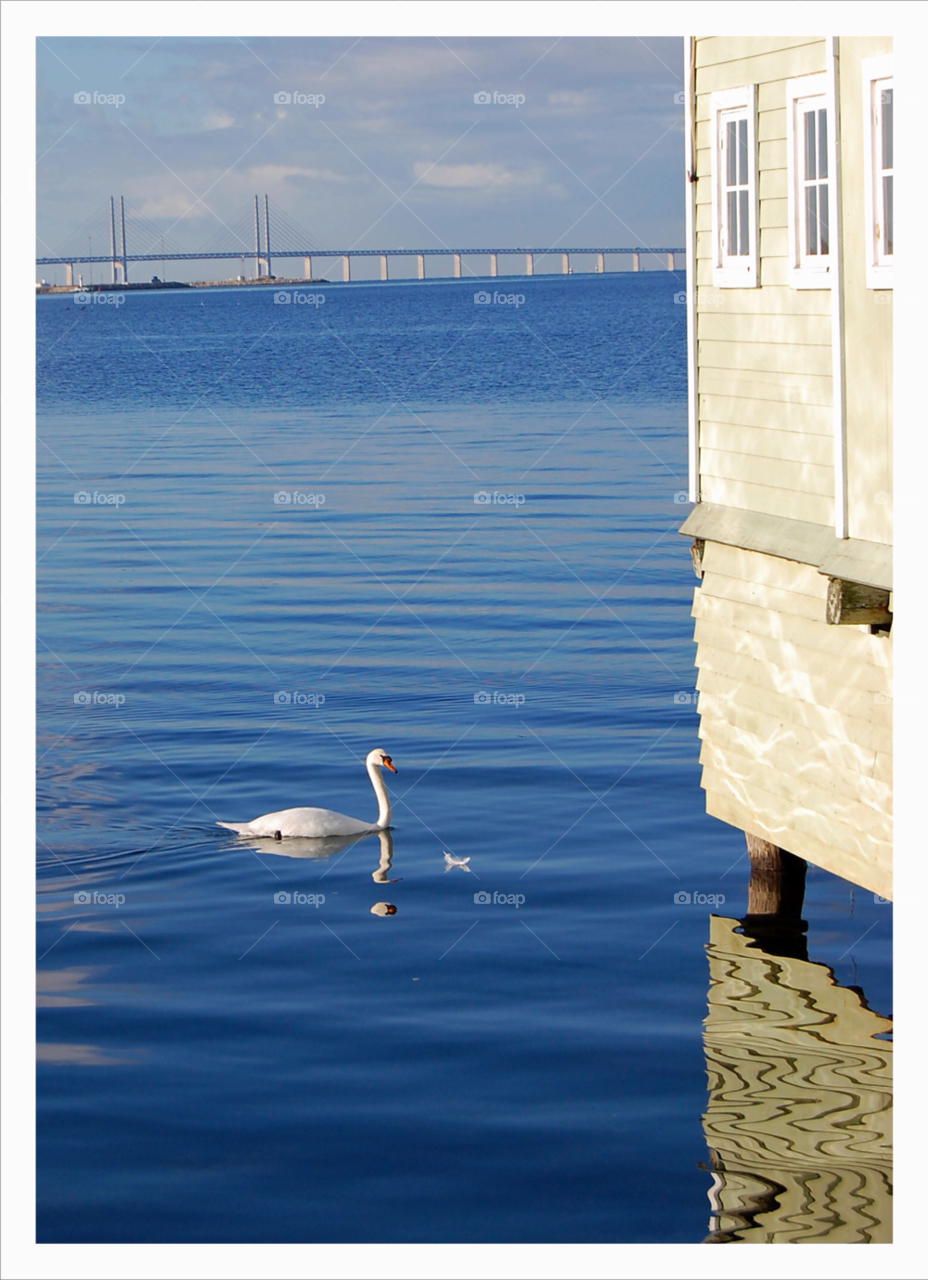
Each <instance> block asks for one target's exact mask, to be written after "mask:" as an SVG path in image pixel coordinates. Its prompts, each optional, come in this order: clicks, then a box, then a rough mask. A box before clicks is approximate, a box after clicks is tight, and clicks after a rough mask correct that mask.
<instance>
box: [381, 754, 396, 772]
mask: <svg viewBox="0 0 928 1280" xmlns="http://www.w3.org/2000/svg"><path fill="white" fill-rule="evenodd" d="M383 767H384V768H385V769H389V770H390V772H391V773H396V767H395V766H394V764H393V761H392V760H391V759H390V757H389V756H384V758H383Z"/></svg>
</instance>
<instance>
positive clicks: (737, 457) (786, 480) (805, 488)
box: [699, 436, 834, 498]
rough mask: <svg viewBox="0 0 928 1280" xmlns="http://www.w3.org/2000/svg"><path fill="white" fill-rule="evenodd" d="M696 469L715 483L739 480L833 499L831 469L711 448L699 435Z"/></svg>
mask: <svg viewBox="0 0 928 1280" xmlns="http://www.w3.org/2000/svg"><path fill="white" fill-rule="evenodd" d="M699 470H700V472H701V473H702V476H703V477H705V476H715V477H716V479H719V480H739V481H743V482H744V483H746V484H757V485H763V486H764V487H766V488H768V489H785V490H787V491H788V493H790V494H793V493H796V494H799V493H813V494H817V495H819V496H820V497H825V498H831V497H833V496H834V468H833V466H832V465H831V463H830V462H829V463H827V464H825V465H824V466H821V465H816V464H813V463H811V462H792V461H789V460H787V459H785V458H772V457H769V456H768V457H758V456H756V455H755V454H751V453H735V452H732V451H731V450H728V449H713V448H712V447H711V446H710V445H709V444H708V443H707V442H706V441H704V440H703V438H702V437H701V436H700V441H699Z"/></svg>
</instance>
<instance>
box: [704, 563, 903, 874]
mask: <svg viewBox="0 0 928 1280" xmlns="http://www.w3.org/2000/svg"><path fill="white" fill-rule="evenodd" d="M826 594H827V578H826V577H825V576H824V575H822V574H820V573H818V572H817V571H816V570H815V569H813V568H812V567H811V566H809V565H802V564H796V563H795V562H793V561H790V560H783V559H780V558H778V557H774V556H767V555H762V554H760V553H758V552H754V551H745V550H742V549H740V548H735V547H728V546H722V545H721V544H719V543H715V542H707V543H706V545H705V548H704V553H703V578H702V585H701V587H700V588H698V589H697V591H696V592H695V599H694V605H693V616H694V617H695V619H696V642H697V646H698V648H697V654H696V665H697V667H698V669H699V677H698V680H697V689H698V690H699V712H700V738H701V739H702V748H701V752H700V760H701V763H702V766H703V774H702V785H703V787H704V788H705V791H706V806H707V809H708V812H709V813H711V814H714V815H715V816H716V817H719V818H721V819H722V820H723V821H726V822H731V823H734V824H735V825H737V826H739V827H741V828H742V829H744V830H746V831H749V832H752V833H753V834H755V835H759V836H763V837H764V838H766V839H768V840H770V841H772V842H773V843H774V844H777V845H779V846H780V847H781V848H783V849H788V850H790V852H792V853H795V854H798V855H800V856H801V857H803V858H806V859H807V860H808V861H810V862H813V863H815V864H816V865H818V866H821V867H824V868H825V869H826V870H828V871H831V872H833V873H834V874H836V875H839V876H843V877H845V878H846V879H849V880H852V881H854V882H855V883H857V884H861V885H863V886H864V887H865V888H868V889H870V890H872V891H873V892H874V893H879V894H882V895H883V896H886V897H889V896H891V893H892V872H891V838H892V834H891V832H892V818H891V813H892V686H891V673H892V640H891V638H890V637H889V636H888V635H871V634H870V632H869V628H866V627H832V626H828V624H827V623H826V622H825V599H826Z"/></svg>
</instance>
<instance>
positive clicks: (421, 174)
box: [413, 160, 539, 190]
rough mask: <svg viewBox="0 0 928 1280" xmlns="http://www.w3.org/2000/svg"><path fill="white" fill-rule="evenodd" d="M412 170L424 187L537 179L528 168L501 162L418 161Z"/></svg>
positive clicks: (526, 183) (521, 183)
mask: <svg viewBox="0 0 928 1280" xmlns="http://www.w3.org/2000/svg"><path fill="white" fill-rule="evenodd" d="M413 173H414V174H415V176H416V178H418V179H419V181H420V183H421V185H422V186H424V187H467V188H470V189H474V190H477V189H481V188H487V187H516V186H530V185H533V184H535V183H537V182H538V181H539V176H538V174H537V173H534V172H533V171H531V170H526V169H522V170H517V169H507V168H506V167H505V165H501V164H436V165H431V164H429V162H428V161H427V160H419V161H417V162H416V163H415V164H414V165H413Z"/></svg>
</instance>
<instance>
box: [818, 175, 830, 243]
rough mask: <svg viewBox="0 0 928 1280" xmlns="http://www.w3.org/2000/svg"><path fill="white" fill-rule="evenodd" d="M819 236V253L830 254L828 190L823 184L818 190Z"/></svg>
mask: <svg viewBox="0 0 928 1280" xmlns="http://www.w3.org/2000/svg"><path fill="white" fill-rule="evenodd" d="M818 235H819V252H820V253H827V252H828V188H827V187H826V186H825V185H824V184H822V186H820V187H819V189H818Z"/></svg>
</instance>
